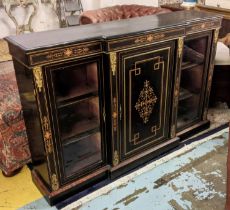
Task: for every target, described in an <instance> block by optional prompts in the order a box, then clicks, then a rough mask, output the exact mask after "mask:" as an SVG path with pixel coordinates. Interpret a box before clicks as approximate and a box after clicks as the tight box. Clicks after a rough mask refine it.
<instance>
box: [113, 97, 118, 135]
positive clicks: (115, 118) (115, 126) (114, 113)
mask: <svg viewBox="0 0 230 210" xmlns="http://www.w3.org/2000/svg"><path fill="white" fill-rule="evenodd" d="M112 118H113V131H117V98H116V97H114V98H113V114H112Z"/></svg>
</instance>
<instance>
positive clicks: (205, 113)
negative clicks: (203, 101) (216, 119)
mask: <svg viewBox="0 0 230 210" xmlns="http://www.w3.org/2000/svg"><path fill="white" fill-rule="evenodd" d="M207 115H208V109H207V108H205V109H204V113H203V120H206V119H207Z"/></svg>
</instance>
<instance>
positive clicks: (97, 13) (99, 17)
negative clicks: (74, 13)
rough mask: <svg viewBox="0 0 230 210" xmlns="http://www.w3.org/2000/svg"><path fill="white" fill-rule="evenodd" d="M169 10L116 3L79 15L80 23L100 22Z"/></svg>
mask: <svg viewBox="0 0 230 210" xmlns="http://www.w3.org/2000/svg"><path fill="white" fill-rule="evenodd" d="M167 12H171V10H169V9H166V8H161V7H152V6H143V5H136V4H132V5H116V6H112V7H105V8H102V9H97V10H89V11H85V12H83V13H82V14H81V16H80V24H91V23H102V22H108V21H113V20H121V19H127V18H134V17H141V16H146V15H154V14H160V13H167Z"/></svg>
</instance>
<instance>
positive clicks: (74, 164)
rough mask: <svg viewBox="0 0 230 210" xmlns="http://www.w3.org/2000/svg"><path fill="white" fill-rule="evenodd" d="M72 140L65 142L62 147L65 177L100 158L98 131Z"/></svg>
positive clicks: (96, 161)
mask: <svg viewBox="0 0 230 210" xmlns="http://www.w3.org/2000/svg"><path fill="white" fill-rule="evenodd" d="M72 140H73V141H72V142H70V143H69V144H65V145H64V147H63V155H64V165H65V174H66V176H67V177H68V176H71V175H72V174H75V173H77V172H78V173H79V172H82V171H81V170H82V169H84V168H86V167H88V166H92V165H93V164H94V163H98V162H100V161H101V160H102V156H101V135H100V133H96V134H94V135H90V136H86V137H83V138H80V139H75V138H73V139H72Z"/></svg>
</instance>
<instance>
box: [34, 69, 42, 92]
mask: <svg viewBox="0 0 230 210" xmlns="http://www.w3.org/2000/svg"><path fill="white" fill-rule="evenodd" d="M33 74H34V80H35V85H36V87H37V89H38V92H41V91H42V87H43V80H42V68H41V67H40V66H35V67H34V68H33Z"/></svg>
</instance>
